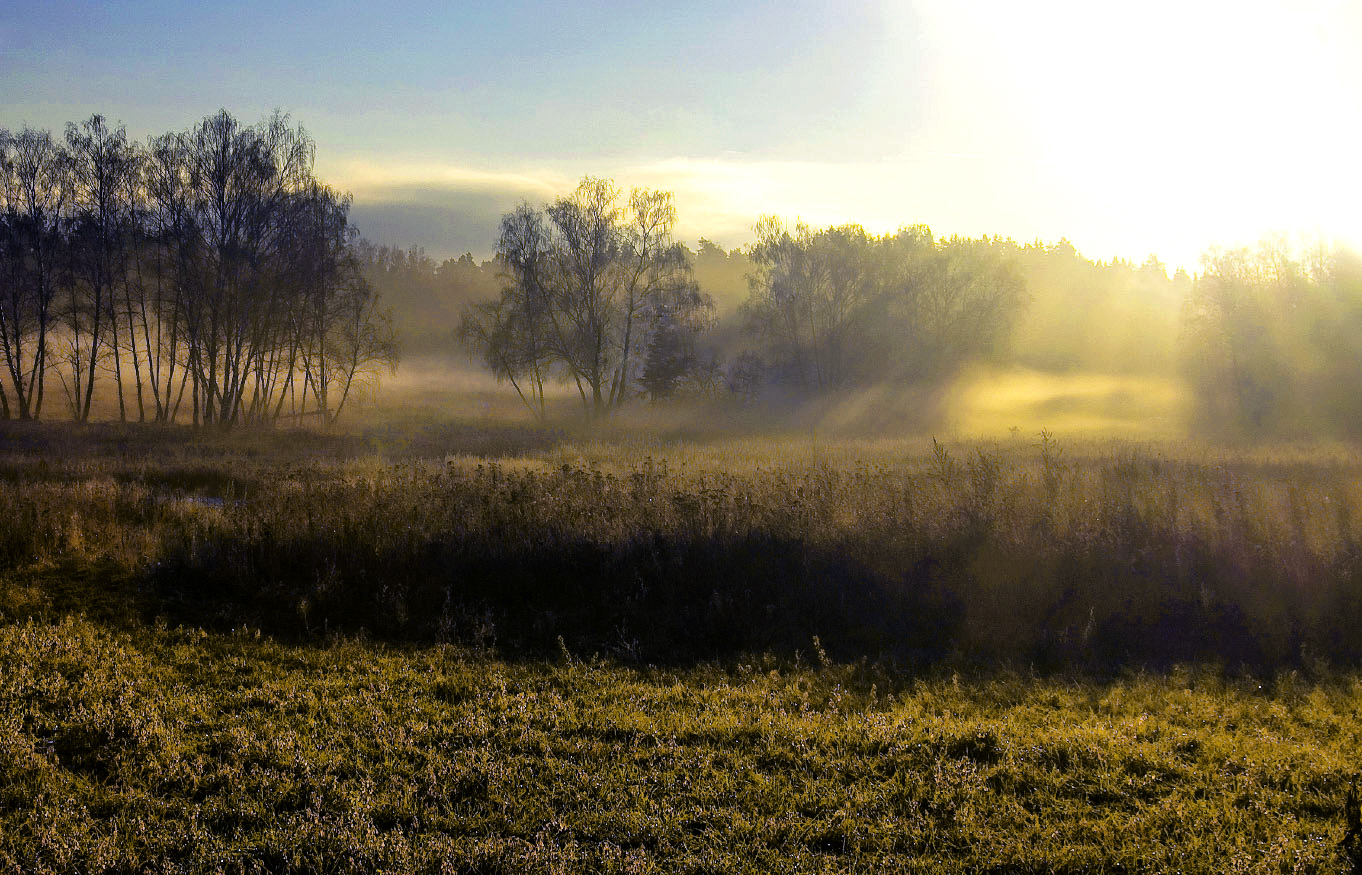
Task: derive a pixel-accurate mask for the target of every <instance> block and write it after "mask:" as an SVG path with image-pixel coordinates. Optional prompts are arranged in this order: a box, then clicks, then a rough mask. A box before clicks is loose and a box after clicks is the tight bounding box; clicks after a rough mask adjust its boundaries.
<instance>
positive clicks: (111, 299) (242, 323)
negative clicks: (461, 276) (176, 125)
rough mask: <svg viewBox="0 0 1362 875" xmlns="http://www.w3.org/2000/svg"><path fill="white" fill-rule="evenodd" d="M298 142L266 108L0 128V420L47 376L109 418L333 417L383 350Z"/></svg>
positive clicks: (330, 205)
mask: <svg viewBox="0 0 1362 875" xmlns="http://www.w3.org/2000/svg"><path fill="white" fill-rule="evenodd" d="M314 153H315V145H314V143H313V141H312V140H311V139H310V138H309V137H308V136H307V134H306V133H305V132H304V131H303V130H302V129H301V128H294V127H290V124H289V120H288V118H287V117H285V116H283V115H280V114H278V113H276V114H275V115H274V116H272V117H270V118H268V119H266V120H264V121H262V122H260V123H259V124H256V125H244V124H242V123H240V122H239V121H238V120H237V119H235V118H233V117H232V116H231V115H230V114H228V113H227V112H226V111H225V110H224V111H222V112H219V113H217V114H216V115H212V116H209V117H207V118H205V119H204V120H203V121H202V122H201V123H199V124H197V125H195V126H194V127H192V128H191V129H189V130H187V131H183V132H175V133H167V134H163V135H161V136H155V137H151V138H149V139H148V140H146V141H145V142H135V141H130V140H129V139H128V138H127V135H126V133H125V131H124V129H123V128H122V127H111V126H109V125H108V124H107V123H106V121H105V120H104V119H103V118H102V117H101V116H98V115H95V116H92V117H91V118H90V119H88V120H87V121H85V122H83V123H81V124H80V125H75V124H69V125H67V127H66V131H65V136H64V137H63V138H61V139H58V138H55V137H53V135H52V134H51V133H50V132H48V131H45V130H36V129H33V128H24V129H23V130H20V131H18V132H14V133H11V132H10V131H7V130H3V129H0V355H3V364H4V372H5V373H4V378H3V379H2V380H0V416H3V417H5V418H9V417H12V416H13V417H18V418H23V419H36V418H38V417H40V416H42V415H43V414H44V412H45V410H50V408H51V404H52V401H51V400H50V398H49V396H50V395H52V394H53V389H52V386H51V384H52V382H53V377H55V378H56V380H57V383H58V384H59V386H60V390H61V393H60V394H61V398H62V401H60V402H58V403H61V404H64V406H65V408H66V412H67V413H68V414H69V415H70V416H71V417H72V418H73V419H75V420H77V421H81V422H83V421H86V420H88V419H89V418H90V415H91V410H92V406H93V403H94V400H95V396H96V391H97V387H107V386H110V385H111V386H112V392H113V398H114V400H116V403H117V408H118V416H119V418H120V420H128V419H132V418H135V419H137V420H138V421H155V422H176V421H185V420H188V421H192V422H193V423H195V424H203V425H220V426H222V427H228V426H232V425H236V424H242V423H272V422H277V421H279V420H280V419H281V418H282V419H286V420H292V421H295V422H297V421H302V420H303V419H305V418H313V419H316V420H319V421H323V422H331V421H334V420H335V418H336V417H337V416H338V415H339V414H340V412H341V410H342V408H343V407H344V406H345V403H346V400H347V399H348V398H349V397H350V393H351V390H352V388H354V386H355V385H356V384H357V383H358V382H360V381H362V380H364V379H365V378H366V377H367V376H368V375H370V374H371V373H372V372H373V371H374V369H375V368H376V367H377V366H379V365H382V364H391V363H393V362H395V360H396V351H397V347H396V341H395V337H394V334H393V331H392V329H391V325H390V323H389V320H388V316H387V314H386V313H385V312H383V311H381V310H380V309H379V308H378V299H377V297H376V295H375V293H374V291H373V288H372V287H371V286H370V284H369V283H368V282H367V281H366V280H365V277H364V276H363V272H362V270H361V262H360V259H359V247H358V244H359V239H358V235H357V234H356V232H355V231H354V229H353V228H352V227H351V226H350V224H349V221H348V216H349V209H350V199H349V196H348V195H343V194H341V193H339V192H337V191H335V190H334V189H332V188H330V187H328V186H326V185H325V184H323V183H322V182H320V181H319V180H318V179H317V178H316V177H315V175H314V174H313V170H312V167H313V157H314ZM101 378H103V379H101ZM111 403H112V402H111Z"/></svg>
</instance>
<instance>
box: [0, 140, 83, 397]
mask: <svg viewBox="0 0 1362 875" xmlns="http://www.w3.org/2000/svg"><path fill="white" fill-rule="evenodd" d="M69 196H70V162H69V160H68V157H67V155H66V153H65V151H64V150H63V149H62V148H61V147H60V145H58V144H57V143H55V142H54V141H53V139H52V135H51V134H50V133H49V132H47V131H39V130H34V129H32V128H24V129H23V130H21V131H19V132H18V133H17V134H11V133H9V132H8V131H4V130H0V223H2V224H0V234H3V238H0V353H2V354H3V356H4V364H5V371H6V377H7V378H8V382H9V385H10V387H11V388H12V389H13V391H14V396H15V406H16V407H17V408H18V409H17V412H18V415H19V417H20V418H21V419H29V418H32V419H37V418H39V417H40V416H41V415H42V409H43V390H44V385H45V383H44V378H45V376H46V374H47V367H48V352H49V344H50V339H49V338H50V334H51V327H52V319H53V310H54V303H55V298H56V294H57V290H58V284H59V273H60V269H61V261H62V258H61V255H62V253H63V251H64V249H65V243H64V240H63V235H64V232H65V228H66V224H67V205H68V203H69ZM3 390H4V382H3V381H0V405H2V406H3V411H2V412H3V414H4V415H5V416H9V415H10V403H9V398H8V394H7V393H5V392H4V391H3Z"/></svg>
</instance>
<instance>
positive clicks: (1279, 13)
mask: <svg viewBox="0 0 1362 875" xmlns="http://www.w3.org/2000/svg"><path fill="white" fill-rule="evenodd" d="M1359 46H1362V3H1359V2H1357V0H1346V2H1345V0H1294V2H1287V0H1282V2H1275V0H1274V2H1254V0H1241V2H1236V3H1230V2H1220V0H1216V2H1207V0H1200V2H1198V0H1180V2H1169V0H1142V2H1124V3H1120V2H1110V3H1108V2H1103V3H1092V2H1081V0H1032V2H1027V3H1016V2H968V0H966V2H941V0H935V2H911V0H899V2H892V0H861V2H857V0H846V2H817V0H783V2H749V3H743V2H728V3H712V2H700V0H672V2H668V3H665V4H663V3H652V2H622V0H621V2H597V3H581V4H567V3H554V4H549V3H529V2H515V0H513V2H503V3H451V2H443V3H441V2H430V3H419V2H405V3H404V2H396V3H389V4H384V5H380V4H374V3H372V2H364V3H359V2H353V3H317V2H307V3H302V2H299V3H293V2H279V0H272V2H261V0H238V2H234V3H230V4H225V3H224V4H185V3H182V2H165V0H124V2H106V3H75V2H70V3H67V2H61V0H50V2H45V3H40V4H39V3H34V2H32V0H0V127H9V128H11V129H14V128H18V127H21V126H23V125H25V124H28V125H32V126H35V127H45V128H50V129H52V130H53V131H54V132H56V131H60V130H61V129H62V128H63V127H64V126H65V124H66V123H67V122H70V121H79V120H81V119H84V118H87V117H88V116H89V115H90V114H91V113H95V112H98V113H101V114H103V115H105V116H106V117H107V118H109V119H111V120H114V121H119V122H122V123H123V124H125V125H126V127H127V130H128V133H129V135H131V136H133V137H136V138H142V137H145V136H147V135H149V134H155V133H162V132H165V131H169V130H182V129H186V128H188V127H190V126H191V125H193V124H194V123H195V122H196V121H198V120H200V119H201V118H203V117H204V116H206V115H209V114H211V113H213V112H216V111H217V110H218V109H219V108H226V109H227V110H228V111H230V112H232V113H233V114H235V115H236V116H237V117H238V118H241V119H242V120H244V121H255V120H259V119H261V118H263V117H264V116H266V115H267V114H269V113H270V112H271V111H273V110H274V109H276V108H278V109H281V110H283V111H285V112H287V113H289V114H290V115H291V117H292V119H293V120H294V121H295V122H296V123H298V124H301V125H302V126H303V127H304V128H305V129H306V130H307V131H308V132H309V133H310V134H311V135H312V137H313V138H314V139H315V140H316V144H317V161H316V169H317V173H318V175H319V176H320V177H321V178H322V179H323V180H325V181H326V182H329V183H331V184H332V185H335V186H337V187H338V188H341V189H344V190H348V191H351V192H353V194H354V207H353V212H352V217H353V219H354V221H355V223H356V224H357V225H358V227H359V228H360V230H361V231H362V232H363V233H364V234H365V236H367V237H369V238H370V239H373V240H375V241H376V242H381V243H388V244H393V245H400V246H408V245H419V246H423V247H424V248H425V249H426V250H427V252H428V253H430V254H432V255H434V256H436V257H443V256H446V255H457V254H459V253H462V252H464V251H470V252H473V253H474V254H475V255H476V256H478V257H486V256H488V255H490V254H491V252H492V250H493V248H494V246H495V239H496V229H497V223H498V220H499V218H500V216H501V214H502V213H504V212H505V211H507V210H509V209H511V208H512V207H514V206H515V205H516V204H517V203H519V202H521V201H522V200H527V201H529V202H530V203H533V204H540V203H543V202H546V201H548V200H550V199H552V198H554V197H557V196H559V195H561V194H564V193H566V192H567V191H569V190H570V189H571V188H572V187H573V186H574V185H575V183H576V181H577V180H578V179H579V178H580V177H582V176H583V175H587V174H590V175H595V176H606V177H610V178H613V179H614V180H616V182H617V183H619V184H620V185H621V186H623V187H625V188H629V187H632V186H643V187H648V188H662V189H666V190H670V191H673V192H675V193H676V199H677V207H678V214H679V223H678V228H677V232H678V235H679V236H681V237H682V238H683V239H685V240H688V241H692V242H693V241H696V240H698V239H699V238H700V237H702V236H703V237H707V238H709V239H711V240H714V241H716V242H718V243H720V244H721V245H724V246H727V247H732V246H737V245H741V244H744V243H746V242H748V241H749V240H750V239H751V227H752V225H753V223H754V222H755V221H756V219H757V218H758V217H759V216H761V215H763V214H775V215H778V216H781V217H783V218H785V219H787V220H791V221H793V220H797V219H802V220H803V221H806V222H808V223H810V224H813V225H829V224H840V223H845V222H856V223H859V224H861V225H863V226H865V227H866V229H867V230H869V231H871V232H873V233H883V232H889V231H893V230H895V229H897V228H898V227H900V226H903V225H911V224H919V223H924V224H927V225H929V226H931V228H932V229H933V230H934V231H935V232H936V233H937V234H938V235H952V234H962V235H968V236H978V235H981V234H990V235H995V234H996V235H1001V236H1004V237H1011V238H1013V239H1016V240H1018V241H1022V242H1030V241H1032V240H1037V239H1039V240H1043V241H1047V242H1054V241H1058V240H1060V239H1061V238H1063V239H1068V240H1070V241H1072V242H1073V243H1074V245H1075V246H1077V247H1078V249H1079V250H1080V251H1081V252H1083V253H1084V254H1085V255H1087V256H1088V257H1090V258H1094V259H1101V260H1105V259H1108V258H1112V257H1121V258H1126V259H1129V260H1132V261H1137V262H1142V261H1144V259H1145V258H1146V257H1147V256H1148V255H1150V254H1156V255H1157V256H1158V257H1159V258H1160V259H1161V260H1162V261H1163V262H1164V263H1165V264H1167V265H1169V266H1170V267H1177V266H1184V267H1187V268H1188V269H1190V270H1195V267H1196V265H1197V263H1198V259H1199V257H1200V255H1201V254H1202V253H1203V252H1204V251H1205V250H1206V249H1207V248H1209V247H1211V246H1222V247H1232V246H1238V245H1247V244H1251V243H1253V242H1255V241H1257V240H1259V239H1261V238H1263V237H1265V236H1268V235H1286V236H1287V237H1288V238H1290V239H1292V240H1296V241H1300V242H1302V243H1304V242H1314V241H1316V240H1319V239H1323V240H1325V241H1327V242H1334V243H1341V244H1343V245H1348V246H1351V247H1352V248H1355V249H1359V250H1362V52H1359V51H1358V47H1359Z"/></svg>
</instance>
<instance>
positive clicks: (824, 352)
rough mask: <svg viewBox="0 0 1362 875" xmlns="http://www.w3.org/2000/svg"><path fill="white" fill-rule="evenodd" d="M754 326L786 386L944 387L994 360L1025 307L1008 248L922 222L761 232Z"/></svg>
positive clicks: (751, 303)
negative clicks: (890, 229)
mask: <svg viewBox="0 0 1362 875" xmlns="http://www.w3.org/2000/svg"><path fill="white" fill-rule="evenodd" d="M756 232H757V242H756V244H755V245H754V246H753V247H752V253H751V260H752V263H753V265H754V266H755V267H756V271H755V272H754V273H753V274H752V275H751V278H750V285H751V293H750V296H749V298H748V301H747V303H746V304H744V305H743V310H742V312H743V315H744V317H745V321H746V326H745V327H746V330H747V332H748V333H749V334H751V335H754V336H755V337H756V338H757V339H758V340H759V342H760V344H761V346H762V347H763V350H762V351H763V353H764V355H763V358H764V359H765V360H766V361H767V362H769V363H770V366H771V369H772V370H773V372H774V376H775V378H776V379H778V380H784V381H785V382H788V383H792V384H793V385H795V386H796V387H798V388H800V389H802V390H804V391H806V392H823V391H829V390H837V389H841V388H844V387H847V386H853V385H864V384H867V383H872V382H877V381H882V380H885V379H898V380H904V381H908V382H913V381H919V380H935V379H939V378H940V377H942V376H944V375H945V374H946V373H948V372H949V371H950V370H951V369H953V368H954V367H955V366H957V365H958V364H959V363H961V362H963V361H965V360H967V359H970V358H977V357H980V356H985V355H988V354H990V353H991V352H992V351H993V349H995V348H996V347H997V346H998V345H999V344H1000V342H1001V341H1002V340H1003V339H1004V338H1005V337H1006V336H1007V333H1008V330H1009V329H1010V327H1011V325H1012V322H1013V320H1014V318H1015V316H1016V314H1017V312H1018V311H1019V310H1020V309H1021V306H1022V304H1023V303H1024V302H1025V300H1026V294H1025V286H1024V283H1023V282H1022V280H1021V278H1020V275H1019V274H1018V273H1017V271H1016V269H1015V268H1014V267H1013V266H1012V264H1011V262H1010V260H1009V259H1008V258H1007V257H1006V255H1005V253H1003V252H999V251H998V249H997V246H998V241H990V240H987V239H981V240H965V239H959V238H953V239H951V240H948V241H940V242H938V241H934V240H933V239H932V236H931V232H930V231H929V230H928V229H927V228H925V227H922V226H916V227H913V228H906V229H903V230H900V231H899V232H898V233H897V234H895V235H891V236H885V237H878V238H874V237H870V236H868V235H867V234H866V233H865V231H864V230H863V229H861V228H860V227H859V226H857V225H846V226H842V227H835V228H827V229H824V230H819V231H815V230H813V229H811V228H809V227H808V226H807V225H803V224H799V225H796V226H795V229H794V231H793V232H790V231H788V230H787V229H786V228H785V227H784V226H783V225H782V224H781V223H780V222H779V221H777V220H775V219H772V218H766V219H763V220H762V221H761V222H760V223H758V225H757V226H756Z"/></svg>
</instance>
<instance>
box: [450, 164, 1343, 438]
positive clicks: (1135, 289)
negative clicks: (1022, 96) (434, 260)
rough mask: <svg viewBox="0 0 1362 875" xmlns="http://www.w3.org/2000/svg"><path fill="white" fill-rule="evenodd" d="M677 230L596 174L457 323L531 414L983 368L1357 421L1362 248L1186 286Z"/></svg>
mask: <svg viewBox="0 0 1362 875" xmlns="http://www.w3.org/2000/svg"><path fill="white" fill-rule="evenodd" d="M675 221H676V214H675V207H674V205H673V203H672V199H671V196H670V195H669V194H666V193H662V192H653V191H646V190H635V191H634V192H632V193H631V194H630V195H628V196H627V197H626V196H625V195H624V194H623V193H622V192H621V191H620V190H618V189H617V188H615V187H614V186H613V185H612V184H611V183H610V182H608V181H605V180H598V179H591V178H587V179H584V180H583V181H582V183H581V185H580V186H579V187H578V189H577V190H576V191H575V192H574V193H572V194H571V195H568V196H566V197H563V198H560V199H558V200H556V201H554V202H552V203H549V204H545V205H544V206H542V207H539V208H535V207H531V206H529V205H522V206H521V207H520V208H519V209H517V210H516V211H514V212H512V213H509V214H507V215H506V216H505V217H504V219H503V222H502V230H501V237H500V239H499V241H498V248H497V257H496V260H495V261H493V262H487V263H484V265H483V266H482V267H481V269H482V270H483V271H484V272H487V271H489V270H499V271H500V272H501V276H502V288H501V292H500V296H499V297H496V298H492V299H489V300H484V301H481V302H474V303H470V304H467V305H465V308H464V318H463V322H462V326H461V329H460V334H461V336H462V337H463V339H464V341H465V343H466V344H467V345H468V346H469V347H471V349H472V350H473V351H474V353H475V354H476V355H477V356H479V357H480V358H481V360H482V362H483V363H484V364H485V365H486V366H487V367H488V368H489V369H490V370H491V371H492V372H493V373H494V374H496V375H497V376H498V377H499V378H501V379H504V380H506V381H508V382H510V383H511V384H512V385H513V386H514V387H515V388H516V390H517V391H518V392H519V393H520V395H521V397H522V399H524V400H525V402H526V404H527V405H529V406H530V407H531V408H532V409H533V410H535V412H536V413H538V414H540V415H543V411H544V386H545V384H546V383H549V382H552V381H567V382H568V383H569V384H570V385H574V386H575V387H576V388H577V389H578V392H579V395H580V397H581V400H582V402H583V405H584V407H585V408H586V409H588V410H589V411H591V412H593V413H596V414H600V413H603V412H605V411H608V410H611V409H613V408H616V407H619V406H620V405H621V404H624V403H626V402H627V401H628V400H629V399H631V398H640V397H648V398H651V399H659V398H665V397H669V396H672V395H678V394H681V395H691V396H698V397H705V398H711V399H714V398H725V399H729V400H733V401H736V402H750V401H752V400H754V399H757V398H759V397H762V396H767V397H776V398H780V399H785V400H789V399H794V400H796V401H798V400H801V399H808V398H813V397H820V396H827V395H836V394H837V393H839V392H845V391H851V390H855V389H857V388H860V387H865V386H870V385H879V384H885V383H893V384H902V385H918V386H923V385H927V386H930V385H939V384H941V383H942V382H944V381H946V380H948V379H949V378H950V377H952V376H953V375H955V374H957V373H959V371H960V369H961V368H962V366H964V365H967V364H970V363H988V364H991V365H995V366H1000V367H1023V368H1028V369H1032V370H1035V371H1040V372H1043V373H1044V372H1048V373H1066V372H1074V373H1092V374H1139V375H1150V376H1157V377H1160V378H1166V379H1168V380H1170V381H1176V382H1179V383H1181V384H1183V385H1185V386H1186V387H1187V388H1188V390H1189V396H1190V398H1191V400H1192V405H1191V408H1192V414H1191V416H1192V420H1193V421H1192V422H1191V423H1190V424H1192V425H1194V426H1198V427H1200V428H1201V429H1203V430H1205V429H1209V430H1212V431H1215V432H1219V433H1222V434H1231V433H1241V434H1259V435H1265V434H1276V435H1290V434H1333V435H1355V434H1357V433H1359V432H1362V395H1359V394H1358V393H1357V392H1356V390H1355V380H1356V375H1357V374H1358V373H1362V260H1359V259H1358V258H1357V257H1356V256H1354V255H1352V254H1350V253H1347V252H1346V251H1343V250H1337V249H1327V248H1323V247H1320V248H1317V249H1316V250H1315V251H1313V252H1310V253H1308V254H1306V255H1305V256H1297V255H1295V254H1293V253H1292V251H1291V250H1290V249H1289V248H1288V247H1287V246H1286V245H1285V244H1284V243H1283V242H1282V241H1280V240H1270V241H1267V242H1264V243H1263V244H1261V245H1260V246H1259V247H1258V248H1257V249H1253V250H1250V249H1241V250H1235V251H1231V252H1221V251H1212V252H1210V253H1208V254H1207V255H1206V256H1205V257H1204V259H1203V263H1202V272H1201V273H1200V274H1199V275H1198V276H1196V277H1192V276H1189V275H1188V274H1187V273H1185V272H1184V271H1182V270H1177V271H1176V272H1174V273H1173V274H1172V275H1171V276H1170V275H1169V272H1168V270H1167V268H1166V267H1165V266H1164V265H1163V264H1162V263H1160V262H1159V261H1158V260H1157V259H1156V258H1155V257H1154V256H1150V258H1149V259H1148V260H1146V261H1145V262H1144V263H1143V264H1134V263H1131V262H1128V261H1124V260H1121V259H1113V260H1111V261H1109V262H1098V261H1091V260H1089V259H1087V258H1084V257H1083V256H1082V255H1080V254H1079V253H1078V252H1077V251H1076V250H1075V249H1074V247H1073V246H1072V245H1071V244H1069V243H1068V242H1067V241H1060V242H1059V243H1057V244H1049V245H1047V244H1043V243H1040V242H1036V243H1032V244H1018V243H1016V242H1015V241H1012V240H1008V239H1003V238H999V237H980V238H961V237H951V238H948V239H943V238H937V237H934V236H933V234H932V233H931V231H930V230H929V229H928V228H926V227H925V226H921V225H917V226H911V227H905V228H902V229H900V230H899V231H898V232H896V233H893V234H886V235H882V236H875V235H871V234H868V233H867V232H866V231H865V230H864V229H863V228H861V227H860V226H857V225H843V226H838V227H829V228H823V229H815V228H811V227H809V226H807V225H804V224H798V225H796V226H794V227H786V226H785V225H784V224H782V223H781V222H779V221H778V220H775V219H773V218H766V219H763V220H762V221H761V222H759V223H758V224H757V226H756V228H755V232H756V241H755V242H754V243H753V244H751V245H750V246H748V247H746V248H744V249H742V250H734V251H732V252H724V250H723V249H721V248H720V247H718V246H715V245H714V244H713V243H711V242H710V241H708V240H701V242H700V247H699V250H698V252H692V251H691V250H689V249H687V248H686V247H685V246H683V245H682V244H680V243H678V242H677V241H675V240H674V239H673V236H672V228H673V226H674V224H675ZM447 266H448V263H447V265H446V267H447ZM471 266H472V265H471V259H469V260H468V264H467V265H465V267H469V268H471ZM444 269H446V268H442V270H444ZM739 284H741V285H742V286H745V288H743V289H741V290H738V289H736V288H735V287H736V286H737V285H739ZM485 288H486V287H485V286H484V289H485Z"/></svg>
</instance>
